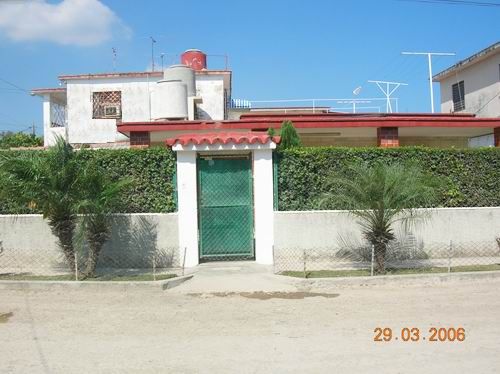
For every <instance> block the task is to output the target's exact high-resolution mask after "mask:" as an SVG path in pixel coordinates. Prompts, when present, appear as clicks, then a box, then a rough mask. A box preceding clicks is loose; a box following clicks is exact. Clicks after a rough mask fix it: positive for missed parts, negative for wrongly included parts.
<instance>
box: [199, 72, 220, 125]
mask: <svg viewBox="0 0 500 374" xmlns="http://www.w3.org/2000/svg"><path fill="white" fill-rule="evenodd" d="M196 96H199V97H201V98H202V102H201V103H199V104H198V106H197V112H196V117H197V119H204V120H210V119H212V120H223V119H224V106H225V103H224V81H223V79H222V77H221V76H213V75H206V76H204V75H198V76H196Z"/></svg>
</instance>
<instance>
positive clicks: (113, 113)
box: [104, 105, 121, 118]
mask: <svg viewBox="0 0 500 374" xmlns="http://www.w3.org/2000/svg"><path fill="white" fill-rule="evenodd" d="M120 115H121V107H120V105H104V117H105V118H117V117H120Z"/></svg>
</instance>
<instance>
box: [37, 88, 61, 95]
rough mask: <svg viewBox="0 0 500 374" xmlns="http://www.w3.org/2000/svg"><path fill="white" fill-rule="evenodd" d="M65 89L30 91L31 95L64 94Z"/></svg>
mask: <svg viewBox="0 0 500 374" xmlns="http://www.w3.org/2000/svg"><path fill="white" fill-rule="evenodd" d="M65 92H66V88H64V87H53V88H52V87H50V88H33V89H32V90H31V94H32V95H43V94H50V93H65Z"/></svg>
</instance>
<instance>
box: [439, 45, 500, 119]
mask: <svg viewBox="0 0 500 374" xmlns="http://www.w3.org/2000/svg"><path fill="white" fill-rule="evenodd" d="M462 80H463V81H464V86H465V87H464V88H465V110H464V111H463V112H469V113H476V112H477V116H478V117H500V98H499V97H498V96H499V91H500V53H497V54H496V55H494V56H492V57H490V58H488V59H486V60H484V61H481V62H478V63H476V64H474V65H471V66H470V67H468V68H466V69H464V70H462V71H459V72H457V73H456V75H453V76H451V77H449V78H447V79H444V80H443V81H441V82H440V87H441V112H443V113H450V112H452V111H453V97H452V89H451V87H452V85H453V84H455V83H457V82H460V81H462ZM488 102H489V103H488ZM481 108H482V109H481Z"/></svg>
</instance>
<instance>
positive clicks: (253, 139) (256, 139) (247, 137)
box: [165, 132, 280, 147]
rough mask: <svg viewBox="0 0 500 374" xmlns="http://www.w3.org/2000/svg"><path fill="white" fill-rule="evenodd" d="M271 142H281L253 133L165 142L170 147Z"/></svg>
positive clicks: (177, 138) (181, 137) (195, 136)
mask: <svg viewBox="0 0 500 374" xmlns="http://www.w3.org/2000/svg"><path fill="white" fill-rule="evenodd" d="M269 140H272V141H274V142H275V143H279V142H280V137H279V136H273V137H271V136H269V135H267V134H262V133H252V132H222V133H198V134H185V135H179V136H175V137H172V138H169V139H167V140H166V141H165V142H166V144H167V145H168V146H170V147H171V146H173V145H175V144H181V145H188V144H190V143H191V144H195V145H200V144H203V143H206V144H210V145H212V144H228V143H235V144H255V143H260V144H266V143H267V142H268V141H269Z"/></svg>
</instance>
